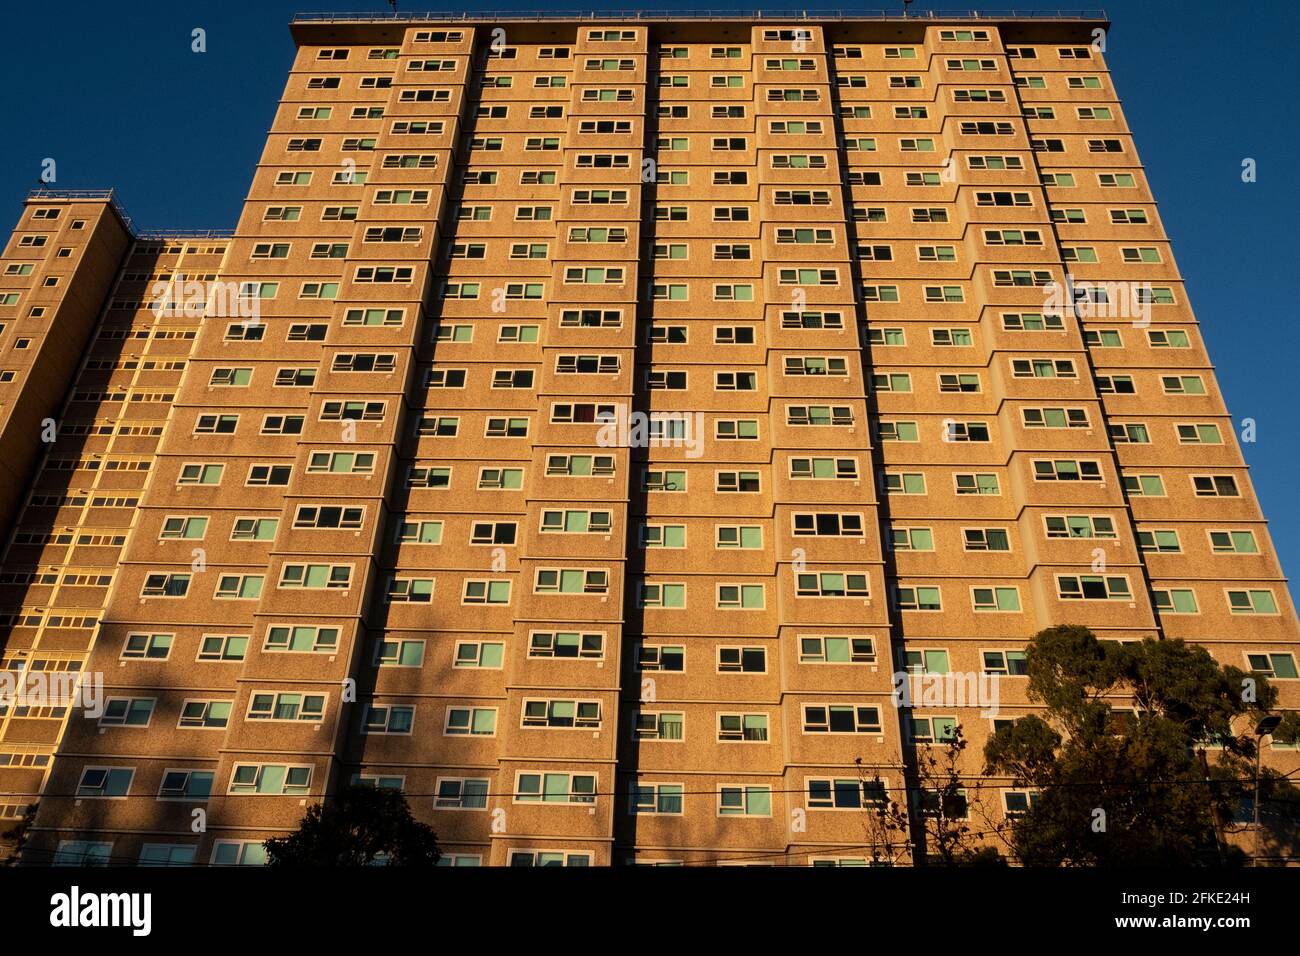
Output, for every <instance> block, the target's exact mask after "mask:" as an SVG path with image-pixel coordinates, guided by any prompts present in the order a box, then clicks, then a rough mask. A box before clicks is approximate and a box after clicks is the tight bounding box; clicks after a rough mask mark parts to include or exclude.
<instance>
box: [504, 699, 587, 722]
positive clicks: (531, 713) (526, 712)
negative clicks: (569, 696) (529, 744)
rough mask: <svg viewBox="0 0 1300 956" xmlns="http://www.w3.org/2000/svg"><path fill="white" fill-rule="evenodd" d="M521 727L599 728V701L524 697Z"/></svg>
mask: <svg viewBox="0 0 1300 956" xmlns="http://www.w3.org/2000/svg"><path fill="white" fill-rule="evenodd" d="M521 726H523V727H572V728H583V727H586V728H590V729H599V728H600V702H599V701H594V700H530V699H528V698H525V699H524V704H523V719H522V723H521Z"/></svg>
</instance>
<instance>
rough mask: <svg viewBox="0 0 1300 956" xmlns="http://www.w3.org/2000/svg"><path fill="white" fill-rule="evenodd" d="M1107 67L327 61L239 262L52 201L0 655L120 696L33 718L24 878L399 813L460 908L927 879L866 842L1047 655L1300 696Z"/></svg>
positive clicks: (9, 435) (16, 787)
mask: <svg viewBox="0 0 1300 956" xmlns="http://www.w3.org/2000/svg"><path fill="white" fill-rule="evenodd" d="M1108 26H1109V24H1108V23H1107V22H1106V21H1105V20H1104V19H1100V18H1098V19H1089V18H1086V17H1083V18H1078V19H1069V18H1060V17H1056V16H1051V17H1033V16H1025V17H1010V18H978V17H976V18H966V19H960V18H951V19H948V18H938V17H935V18H928V19H927V18H901V17H888V18H870V17H862V18H852V17H846V18H842V19H818V18H811V19H805V20H797V21H792V22H786V21H777V20H773V19H762V18H745V17H740V16H736V17H734V18H726V17H723V18H716V19H690V18H683V19H674V18H669V17H663V18H656V17H647V18H644V19H636V20H631V21H628V20H604V19H594V20H574V19H565V18H560V17H553V18H547V17H543V18H539V19H532V20H522V19H520V20H514V19H506V18H503V19H501V20H495V21H494V20H472V21H471V20H456V21H431V20H426V19H420V18H414V19H406V18H393V17H385V18H374V19H364V18H332V17H328V16H321V17H304V18H299V19H297V20H295V21H294V22H293V24H292V26H291V31H292V35H293V39H294V41H295V42H296V44H297V56H296V59H295V61H294V65H293V68H292V70H291V72H290V75H289V78H288V82H287V84H286V86H285V90H284V94H283V97H282V98H281V100H280V104H279V108H278V110H277V113H276V116H275V120H274V123H273V126H272V128H271V131H270V133H269V134H268V136H267V141H266V146H265V148H264V150H263V153H262V156H261V159H260V161H259V162H258V164H257V167H256V169H255V171H254V173H253V176H252V183H251V186H250V188H249V192H248V197H247V199H246V201H245V203H244V206H243V210H242V213H241V215H240V217H239V221H238V225H237V227H236V228H235V229H234V231H233V234H207V235H203V234H193V235H159V234H150V233H144V232H140V231H138V230H136V229H135V228H134V227H133V225H132V224H131V223H130V221H129V220H128V219H127V218H126V217H125V216H124V214H123V213H122V212H121V211H120V210H119V209H118V207H117V205H116V203H115V202H114V200H113V198H112V197H111V196H110V195H107V194H72V193H62V192H53V191H39V192H37V193H35V194H33V195H32V196H31V197H29V198H28V200H27V202H26V204H25V206H24V210H23V214H22V217H21V219H20V220H19V223H18V226H17V228H16V229H15V230H14V232H13V235H12V238H11V239H10V241H9V242H8V244H7V245H6V246H5V248H4V256H3V259H2V260H0V263H2V265H0V448H3V451H4V454H3V456H0V460H2V461H3V467H4V468H5V469H6V471H7V474H6V475H5V482H4V485H5V487H6V489H7V491H6V495H7V497H0V513H3V514H4V517H5V518H6V519H7V520H8V521H9V523H10V524H11V526H12V528H11V530H10V531H9V533H8V538H7V550H6V551H5V552H4V558H3V568H2V573H0V600H2V601H3V607H0V614H3V616H4V620H3V624H4V625H5V627H6V630H7V636H6V637H5V638H4V645H3V647H4V650H3V661H4V665H3V666H4V668H5V669H7V670H8V671H10V672H12V673H13V674H14V675H15V676H16V677H18V676H21V675H24V674H28V675H30V674H36V673H44V674H47V675H69V674H73V675H76V674H79V675H82V676H83V679H85V680H88V681H89V680H92V679H99V680H102V684H103V696H104V698H105V705H104V707H103V713H102V715H99V716H87V715H86V713H85V712H84V710H83V709H81V708H78V707H66V706H57V705H51V706H47V707H32V706H23V707H9V708H6V709H5V712H4V714H3V715H2V716H0V813H2V814H3V815H4V816H6V817H7V818H8V819H7V820H6V821H5V822H7V823H14V822H16V821H17V820H18V819H19V818H20V817H22V815H23V814H24V812H25V808H26V807H27V806H28V805H31V804H37V805H38V809H37V811H36V813H35V816H34V818H33V819H32V820H31V821H30V825H29V827H28V830H27V843H26V846H25V848H24V860H25V862H32V863H49V862H82V861H91V862H120V863H126V864H133V863H149V864H174V865H181V864H199V865H204V864H210V865H228V864H252V863H258V862H262V861H263V859H264V851H263V850H262V847H261V842H262V841H263V840H265V839H266V838H268V837H271V836H277V835H283V834H285V833H287V832H290V831H291V830H293V829H294V828H295V827H296V825H297V823H298V821H299V819H300V818H301V817H302V815H303V812H304V809H305V807H306V806H307V805H309V804H311V803H314V802H316V801H319V800H321V799H326V798H328V796H329V795H330V794H332V793H334V792H336V791H337V790H338V789H339V788H340V787H342V786H345V785H347V784H350V783H368V784H373V785H376V786H392V787H400V788H401V789H402V790H403V791H404V792H405V794H406V795H407V799H408V802H409V804H410V806H411V808H412V811H413V812H414V813H415V815H416V816H417V817H419V818H420V819H421V820H424V821H426V822H428V823H430V824H432V825H433V826H434V828H435V829H436V831H437V833H438V837H439V842H440V844H441V845H442V846H443V847H444V849H445V851H446V856H445V858H444V860H443V862H444V863H446V864H449V865H454V866H460V865H466V866H472V865H517V866H532V865H578V866H581V865H585V866H606V865H627V864H663V865H668V864H686V865H704V864H719V865H724V864H725V865H732V864H736V865H739V864H755V863H757V864H777V865H798V866H806V865H809V864H814V865H852V864H858V863H867V862H871V861H876V862H880V861H888V862H893V863H898V864H906V863H908V862H910V860H911V852H910V849H909V846H908V843H907V840H906V838H903V839H901V840H900V838H898V837H897V836H896V837H894V838H893V839H892V842H891V841H890V840H889V839H888V838H887V837H885V836H884V835H883V834H881V833H879V832H873V831H871V830H870V827H868V826H866V824H864V820H867V819H868V818H869V817H870V816H871V815H870V814H869V813H868V812H867V811H870V810H871V809H873V808H874V807H876V806H878V805H879V804H880V802H881V801H883V800H886V799H888V800H893V801H895V802H897V803H898V804H900V805H902V806H904V807H910V808H912V810H913V812H914V813H917V814H924V813H928V812H934V809H935V808H934V806H933V797H934V795H933V794H927V793H925V792H923V788H921V789H918V783H917V780H916V773H915V767H916V762H917V753H918V752H920V751H922V750H924V749H925V748H929V747H932V746H934V745H936V744H942V742H943V741H944V740H945V739H947V738H948V737H949V736H950V735H951V733H952V732H953V728H954V727H956V726H957V725H960V726H961V728H962V733H963V735H964V736H965V738H966V739H967V740H968V741H970V743H971V748H970V751H969V753H968V756H969V762H970V767H969V768H968V772H969V773H971V774H978V772H979V769H980V760H979V752H980V750H981V749H982V746H983V743H984V741H985V740H986V739H987V737H988V735H989V734H990V733H992V732H993V730H994V729H995V727H996V725H997V722H998V721H1000V720H1006V719H1014V718H1015V717H1017V716H1020V715H1022V714H1024V713H1028V712H1030V711H1031V710H1032V709H1033V708H1032V706H1031V704H1030V701H1029V700H1028V698H1027V695H1026V692H1025V683H1026V681H1025V678H1024V676H1023V675H1024V647H1025V643H1026V641H1027V639H1028V638H1029V637H1031V636H1032V635H1033V634H1035V633H1036V632H1037V631H1039V630H1041V629H1042V628H1044V627H1048V626H1050V625H1054V624H1065V623H1071V624H1084V625H1087V626H1088V627H1090V628H1092V629H1093V630H1094V631H1095V632H1096V633H1097V634H1098V635H1099V636H1100V637H1103V638H1107V639H1118V640H1140V639H1143V638H1148V637H1156V638H1184V639H1187V640H1189V641H1194V642H1197V643H1200V644H1202V645H1204V646H1205V647H1207V648H1208V649H1209V650H1210V651H1211V653H1212V654H1213V655H1214V656H1215V657H1216V658H1217V659H1218V660H1220V661H1222V662H1224V663H1231V664H1234V665H1236V666H1238V667H1241V668H1243V669H1247V670H1253V671H1256V672H1259V673H1264V674H1267V676H1268V677H1269V678H1270V680H1276V683H1277V685H1278V686H1279V687H1280V689H1281V693H1282V701H1283V704H1284V705H1285V706H1288V707H1291V708H1294V707H1297V706H1300V690H1297V687H1298V686H1300V682H1297V678H1298V677H1300V674H1297V669H1296V655H1297V653H1298V652H1300V629H1298V628H1297V622H1296V615H1295V610H1294V606H1293V604H1292V601H1291V597H1290V595H1289V593H1288V590H1287V585H1286V581H1285V579H1284V578H1283V576H1282V572H1281V569H1280V567H1279V564H1278V560H1277V557H1276V554H1275V552H1274V549H1273V546H1272V543H1271V540H1270V537H1269V533H1268V529H1267V525H1266V523H1265V521H1264V518H1263V516H1262V514H1261V512H1260V509H1259V506H1258V504H1257V502H1256V499H1255V495H1254V492H1253V490H1252V487H1251V483H1250V478H1249V472H1248V470H1247V468H1246V465H1245V463H1244V461H1243V458H1242V455H1241V451H1240V448H1239V447H1238V438H1237V434H1236V428H1235V425H1234V422H1233V420H1232V418H1231V417H1230V416H1229V414H1228V411H1227V409H1226V408H1225V405H1224V402H1223V399H1222V396H1221V395H1220V393H1219V390H1218V388H1217V385H1216V383H1215V376H1214V372H1213V366H1212V364H1211V362H1210V359H1209V357H1208V355H1207V354H1206V351H1205V347H1204V343H1203V341H1202V338H1201V336H1200V333H1199V330H1198V325H1197V321H1196V318H1195V316H1194V314H1193V312H1192V309H1191V307H1190V304H1189V303H1188V300H1187V294H1186V290H1185V287H1184V283H1183V281H1182V279H1181V276H1180V274H1179V272H1178V269H1177V267H1176V265H1175V263H1174V260H1173V255H1172V252H1171V249H1170V244H1169V240H1168V238H1167V237H1166V235H1165V232H1164V230H1163V228H1162V226H1161V223H1160V217H1159V212H1158V209H1157V206H1156V203H1155V200H1154V198H1153V196H1152V194H1151V191H1150V189H1149V186H1148V183H1147V179H1146V176H1145V173H1144V170H1143V167H1142V164H1141V161H1140V160H1139V158H1138V155H1137V152H1136V149H1135V146H1134V139H1133V134H1132V132H1131V131H1130V130H1129V128H1128V126H1127V123H1126V122H1125V117H1124V111H1123V108H1122V106H1121V104H1120V101H1119V98H1118V95H1117V93H1116V90H1115V87H1114V84H1113V82H1112V79H1111V77H1110V74H1109V73H1108V71H1107V69H1106V66H1105V62H1104V42H1102V41H1103V40H1104V36H1105V32H1106V30H1107V29H1108ZM896 672H908V673H911V674H916V675H920V674H931V675H942V674H947V673H970V674H996V675H999V680H998V686H999V688H1000V703H999V709H998V714H997V715H996V716H989V714H988V713H986V709H985V708H983V707H981V706H980V705H978V704H977V703H975V702H973V701H968V702H966V703H965V704H963V705H962V706H951V705H948V704H945V705H941V706H938V707H934V706H927V705H926V704H925V702H924V701H917V702H915V703H914V706H911V707H907V708H901V709H900V708H898V707H896V706H895V704H894V691H895V674H896ZM1264 759H1265V760H1266V762H1267V763H1268V764H1269V765H1270V766H1277V767H1279V768H1280V769H1284V770H1287V771H1295V770H1300V758H1298V757H1297V752H1296V749H1295V748H1294V747H1292V748H1285V747H1282V746H1273V747H1271V748H1266V753H1265V758H1264ZM993 783H994V787H993V792H994V793H995V794H996V798H997V799H996V804H995V805H993V806H991V807H989V808H986V809H987V810H988V811H989V812H991V813H992V814H993V815H994V816H995V817H997V818H999V819H1005V818H1007V817H1008V816H1009V815H1013V814H1014V813H1016V812H1017V811H1018V810H1021V809H1023V807H1024V806H1025V805H1027V801H1028V800H1029V799H1030V795H1028V794H1026V793H1024V792H1022V791H1015V790H1013V789H1011V788H1009V787H1002V788H999V787H997V786H996V783H997V782H996V781H994V782H993ZM1004 783H1006V782H1005V781H1004ZM196 821H197V822H196ZM887 844H888V845H887Z"/></svg>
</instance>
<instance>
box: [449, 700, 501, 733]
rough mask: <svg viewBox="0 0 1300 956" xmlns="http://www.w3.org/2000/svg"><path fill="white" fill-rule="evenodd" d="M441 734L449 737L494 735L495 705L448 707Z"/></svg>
mask: <svg viewBox="0 0 1300 956" xmlns="http://www.w3.org/2000/svg"><path fill="white" fill-rule="evenodd" d="M442 732H443V734H444V735H446V736H449V737H464V736H470V737H494V736H496V732H497V709H496V708H495V707H455V706H452V707H448V708H447V723H446V725H445V726H444V727H443V731H442Z"/></svg>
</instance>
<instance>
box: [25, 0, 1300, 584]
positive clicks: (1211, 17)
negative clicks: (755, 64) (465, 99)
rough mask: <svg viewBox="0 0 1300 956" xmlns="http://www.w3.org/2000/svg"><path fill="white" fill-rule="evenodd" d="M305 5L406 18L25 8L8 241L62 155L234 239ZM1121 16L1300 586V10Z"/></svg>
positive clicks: (162, 7) (96, 177) (211, 5)
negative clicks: (1299, 388) (200, 38)
mask: <svg viewBox="0 0 1300 956" xmlns="http://www.w3.org/2000/svg"><path fill="white" fill-rule="evenodd" d="M304 5H305V6H304ZM1049 5H1050V6H1054V4H1046V3H1045V4H1043V5H1042V6H1044V7H1047V6H1049ZM400 6H401V7H402V9H403V10H404V11H407V10H423V9H425V7H424V5H423V4H418V5H412V4H408V3H406V2H405V0H403V2H402V3H401V4H400ZM543 6H544V5H542V4H539V3H537V2H536V0H533V2H531V3H528V2H524V3H518V4H512V3H498V4H494V5H493V8H494V9H497V10H507V9H537V8H539V7H543ZM564 6H567V5H561V7H564ZM672 6H673V5H671V4H669V5H663V6H656V7H655V9H670V8H671V7H672ZM677 6H678V7H679V8H686V7H692V6H695V5H694V4H681V5H677ZM707 6H708V7H709V8H710V9H716V10H726V9H745V8H746V7H745V6H743V5H728V4H725V3H722V2H718V0H715V2H710V3H709V4H707ZM751 6H752V4H751ZM870 6H871V7H872V8H874V7H876V6H881V7H884V6H888V7H891V8H894V7H898V8H901V3H885V2H884V0H881V2H880V3H878V4H876V3H872V4H870ZM913 6H914V9H915V8H925V6H926V4H925V3H924V0H918V2H917V3H916V4H914V5H913ZM1023 6H1025V8H1026V9H1033V7H1032V5H1030V4H1024V5H1023ZM935 8H936V9H956V7H955V6H944V7H939V6H937V5H936V7H935ZM304 9H306V10H311V11H313V12H316V11H330V10H334V11H355V10H369V11H372V12H376V13H382V12H385V11H387V10H388V3H387V2H386V0H336V2H333V3H331V2H328V0H297V2H294V3H283V2H277V0H258V2H256V3H252V2H246V0H220V2H183V0H177V2H173V3H140V2H130V3H104V2H102V0H93V2H91V0H66V2H61V3H59V4H58V5H57V6H54V7H51V6H50V5H46V4H40V3H28V4H17V3H11V4H7V5H6V9H5V12H4V14H3V25H4V29H3V30H2V31H0V80H3V83H0V89H2V90H4V91H5V92H6V96H7V97H8V100H7V101H6V102H4V103H3V115H4V117H5V122H6V133H5V149H4V151H3V153H0V228H5V229H7V228H9V226H8V224H9V223H12V222H14V221H16V220H17V217H18V212H19V205H20V203H21V201H22V198H23V197H24V196H25V195H26V193H27V191H28V190H29V189H30V188H32V187H33V186H35V185H37V180H38V177H39V175H40V170H41V161H42V160H43V159H44V158H45V157H52V158H54V159H55V160H56V161H57V163H58V183H57V185H58V186H60V187H62V188H67V189H90V188H104V187H108V186H113V187H116V188H117V189H118V190H119V195H120V198H121V200H122V202H123V203H124V204H125V206H126V208H127V211H128V212H129V213H130V214H131V215H132V216H133V217H134V219H135V221H136V222H137V224H139V225H140V226H141V227H143V228H147V229H148V228H152V229H163V228H209V227H212V228H217V227H225V228H228V227H231V226H233V225H234V223H235V220H236V218H237V216H238V213H239V209H240V205H241V203H242V201H243V199H244V196H245V193H246V192H247V189H248V185H249V182H250V180H251V178H252V171H253V166H254V164H255V163H256V162H257V159H258V156H259V154H260V151H261V146H262V142H263V138H264V136H265V134H266V130H267V128H268V127H269V126H270V124H271V119H272V116H273V114H274V110H275V104H276V101H277V100H278V99H279V96H280V93H281V91H282V89H283V86H284V80H285V75H286V73H287V71H288V68H289V65H290V63H291V61H292V58H293V44H292V42H291V40H290V38H289V31H288V27H287V24H288V21H289V19H290V18H291V17H292V16H293V14H294V13H297V12H301V11H302V10H304ZM644 9H649V8H648V7H647V8H644ZM1106 10H1107V13H1108V14H1109V15H1110V18H1111V20H1112V23H1113V26H1112V29H1111V32H1110V35H1109V37H1108V46H1107V53H1106V58H1107V62H1108V64H1109V66H1110V68H1111V71H1112V75H1113V77H1114V80H1115V84H1116V87H1117V88H1118V90H1119V95H1120V99H1121V101H1122V102H1123V104H1124V109H1125V111H1126V113H1127V116H1128V120H1129V123H1130V125H1131V126H1132V128H1133V129H1134V130H1136V135H1137V145H1138V150H1139V153H1140V155H1141V157H1142V160H1143V163H1144V165H1145V167H1146V171H1147V175H1148V177H1149V179H1150V181H1151V185H1152V188H1153V190H1154V192H1155V195H1156V198H1157V199H1158V200H1159V208H1160V214H1161V216H1162V217H1163V219H1164V224H1165V228H1166V229H1167V230H1168V233H1169V236H1170V238H1171V239H1172V241H1173V247H1174V255H1175V257H1176V259H1177V262H1178V266H1179V268H1180V270H1181V271H1182V274H1183V276H1184V278H1185V279H1186V280H1187V284H1188V288H1189V292H1190V296H1191V301H1192V306H1193V308H1194V309H1195V310H1196V313H1197V317H1198V318H1199V320H1200V322H1201V325H1202V328H1203V330H1204V335H1205V338H1206V341H1207V343H1208V345H1209V349H1210V355H1211V356H1212V358H1213V359H1214V361H1215V362H1216V364H1217V366H1218V378H1219V384H1220V386H1221V387H1222V389H1223V391H1224V394H1225V396H1226V399H1227V403H1228V409H1229V411H1230V412H1231V413H1232V414H1233V416H1234V418H1235V419H1236V420H1237V421H1238V422H1240V421H1241V419H1243V418H1253V419H1254V420H1255V421H1256V423H1257V440H1256V441H1255V442H1254V443H1253V444H1247V445H1245V446H1244V451H1245V455H1246V460H1247V462H1248V463H1249V464H1250V466H1251V474H1252V477H1253V480H1254V483H1255V486H1256V489H1257V491H1258V493H1259V497H1260V500H1261V503H1262V505H1263V508H1264V513H1265V515H1267V516H1268V518H1269V519H1270V522H1271V528H1272V533H1273V537H1274V540H1275V542H1276V544H1277V547H1278V550H1279V552H1280V553H1281V558H1282V565H1283V569H1284V570H1286V569H1292V570H1294V569H1295V568H1297V567H1300V495H1297V494H1296V492H1295V489H1296V487H1297V481H1296V476H1295V475H1294V474H1292V473H1291V472H1290V470H1289V469H1291V468H1295V467H1296V466H1297V464H1300V454H1298V453H1297V450H1296V445H1297V443H1298V442H1300V417H1298V416H1297V409H1298V408H1300V392H1298V393H1297V394H1292V393H1291V391H1290V389H1291V388H1292V386H1293V385H1296V384H1297V381H1300V374H1298V371H1300V370H1297V368H1295V367H1294V366H1293V364H1292V363H1294V362H1296V360H1297V359H1300V315H1297V311H1298V310H1297V307H1296V299H1295V298H1292V297H1290V296H1289V295H1287V294H1286V292H1285V290H1286V289H1287V288H1288V285H1287V283H1288V282H1290V281H1291V280H1292V279H1294V278H1296V273H1297V258H1298V257H1297V255H1296V253H1295V252H1292V253H1286V246H1285V245H1282V246H1279V245H1278V243H1279V242H1280V241H1281V240H1282V238H1283V236H1284V235H1288V234H1289V235H1293V236H1294V230H1293V229H1291V228H1290V227H1291V225H1292V224H1293V223H1294V220H1295V215H1296V213H1297V211H1300V210H1298V207H1300V198H1297V197H1300V182H1297V178H1298V177H1297V168H1298V166H1300V160H1298V154H1300V122H1298V120H1300V117H1298V116H1297V107H1296V98H1295V96H1294V93H1293V91H1294V89H1295V87H1296V86H1297V81H1298V80H1300V70H1298V69H1297V68H1296V63H1297V62H1300V56H1298V55H1297V52H1296V49H1295V48H1294V45H1293V44H1294V43H1295V42H1296V38H1297V37H1300V4H1297V3H1296V2H1295V0H1259V2H1254V3H1251V4H1241V3H1224V2H1221V0H1218V2H1210V0H1185V2H1175V0H1119V2H1112V3H1109V4H1106ZM194 27H203V28H204V29H205V30H206V31H207V45H208V50H207V52H206V53H204V54H195V53H192V52H191V51H190V32H191V30H192V29H193V28H194ZM1246 157H1250V158H1253V159H1255V160H1256V162H1257V166H1258V181H1257V182H1255V183H1251V184H1246V183H1243V182H1242V181H1241V162H1242V159H1243V158H1246ZM1288 489H1291V490H1290V491H1288Z"/></svg>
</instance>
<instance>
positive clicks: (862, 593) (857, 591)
mask: <svg viewBox="0 0 1300 956" xmlns="http://www.w3.org/2000/svg"><path fill="white" fill-rule="evenodd" d="M795 593H796V594H797V595H798V596H799V597H822V598H828V597H850V598H856V597H861V598H867V597H869V596H870V592H869V590H868V586H867V576H866V575H865V574H843V573H838V572H823V573H819V574H799V575H797V576H796V589H795Z"/></svg>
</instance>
